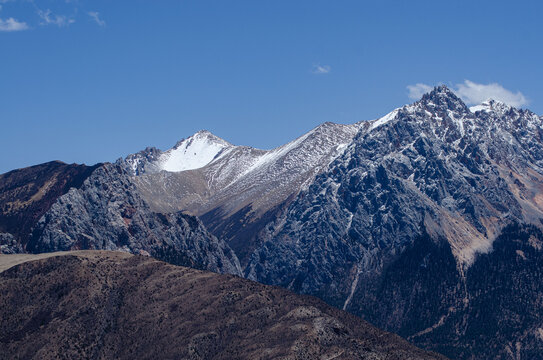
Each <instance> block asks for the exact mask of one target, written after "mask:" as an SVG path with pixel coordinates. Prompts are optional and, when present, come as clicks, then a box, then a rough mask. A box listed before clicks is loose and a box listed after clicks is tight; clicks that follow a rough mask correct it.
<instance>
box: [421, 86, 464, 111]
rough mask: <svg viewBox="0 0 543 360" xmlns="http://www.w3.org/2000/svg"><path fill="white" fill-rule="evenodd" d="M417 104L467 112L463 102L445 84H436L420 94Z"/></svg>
mask: <svg viewBox="0 0 543 360" xmlns="http://www.w3.org/2000/svg"><path fill="white" fill-rule="evenodd" d="M418 103H419V104H422V105H424V106H425V107H429V108H446V109H449V110H454V111H458V112H469V109H468V107H467V106H466V104H464V102H463V101H462V100H461V99H460V98H459V97H458V96H457V95H456V94H455V93H454V92H453V91H452V90H451V89H449V88H448V87H447V86H445V85H439V86H436V87H435V88H434V89H433V90H432V91H430V92H429V93H426V94H424V95H423V96H422V98H421V99H420V101H418Z"/></svg>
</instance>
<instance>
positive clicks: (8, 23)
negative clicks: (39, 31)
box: [0, 18, 29, 32]
mask: <svg viewBox="0 0 543 360" xmlns="http://www.w3.org/2000/svg"><path fill="white" fill-rule="evenodd" d="M27 29H29V27H28V25H27V24H26V23H25V22H22V21H17V20H15V19H14V18H7V19H5V20H3V19H0V31H5V32H10V31H22V30H27Z"/></svg>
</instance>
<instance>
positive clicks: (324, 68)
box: [311, 65, 332, 74]
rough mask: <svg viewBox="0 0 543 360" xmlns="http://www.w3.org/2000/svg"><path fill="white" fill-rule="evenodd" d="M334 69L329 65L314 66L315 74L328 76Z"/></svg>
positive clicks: (313, 71)
mask: <svg viewBox="0 0 543 360" xmlns="http://www.w3.org/2000/svg"><path fill="white" fill-rule="evenodd" d="M330 70H332V68H331V67H330V66H328V65H313V69H312V70H311V72H312V73H313V74H328V73H329V72H330Z"/></svg>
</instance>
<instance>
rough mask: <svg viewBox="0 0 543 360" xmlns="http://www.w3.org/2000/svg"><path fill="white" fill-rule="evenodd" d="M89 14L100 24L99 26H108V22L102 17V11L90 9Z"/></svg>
mask: <svg viewBox="0 0 543 360" xmlns="http://www.w3.org/2000/svg"><path fill="white" fill-rule="evenodd" d="M87 14H89V16H90V17H91V18H92V19H93V20H94V21H95V22H96V23H97V24H98V26H102V27H104V26H106V22H105V21H104V20H102V19H100V13H99V12H98V11H89V12H88V13H87Z"/></svg>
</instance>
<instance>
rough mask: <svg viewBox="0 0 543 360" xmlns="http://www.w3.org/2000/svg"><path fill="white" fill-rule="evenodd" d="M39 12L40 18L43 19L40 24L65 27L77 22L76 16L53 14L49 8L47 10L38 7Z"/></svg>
mask: <svg viewBox="0 0 543 360" xmlns="http://www.w3.org/2000/svg"><path fill="white" fill-rule="evenodd" d="M37 13H38V16H39V17H40V19H41V20H42V22H41V23H40V25H56V26H58V27H64V26H68V25H70V24H73V23H74V22H75V19H74V18H71V17H68V16H65V15H58V14H53V12H52V11H51V10H49V9H47V10H39V9H38V10H37Z"/></svg>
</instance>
